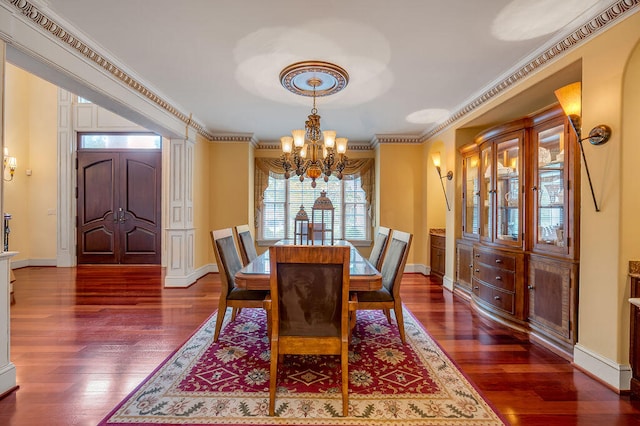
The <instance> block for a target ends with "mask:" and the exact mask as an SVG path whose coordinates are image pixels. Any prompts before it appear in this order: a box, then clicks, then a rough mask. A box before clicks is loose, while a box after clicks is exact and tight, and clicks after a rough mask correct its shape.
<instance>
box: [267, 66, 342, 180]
mask: <svg viewBox="0 0 640 426" xmlns="http://www.w3.org/2000/svg"><path fill="white" fill-rule="evenodd" d="M280 82H281V83H282V85H283V86H284V87H285V88H286V89H287V90H289V91H291V92H293V93H295V94H297V95H301V96H311V97H313V108H311V114H310V115H309V116H308V117H307V118H308V120H307V121H305V123H304V129H296V130H292V131H291V136H283V137H281V138H280V142H281V144H282V152H283V154H282V157H281V158H280V160H281V162H282V168H283V169H284V176H285V178H287V179H289V177H290V176H291V172H292V171H294V172H295V174H296V175H297V176H299V177H300V181H301V182H302V181H303V180H304V178H305V176H306V177H308V178H310V179H311V187H312V188H315V187H316V179H318V178H319V177H320V176H322V175H324V181H325V182H328V181H329V176H331V175H332V174H335V176H336V177H337V178H338V179H342V171H343V170H344V168H345V167H346V165H347V163H348V158H347V156H346V152H347V141H348V139H347V138H336V132H335V131H333V130H325V131H322V130H321V129H320V115H318V109H317V108H316V97H319V96H328V95H333V94H334V93H338V92H339V91H341V90H342V89H344V88H345V87H346V86H347V83H348V82H349V74H347V72H346V71H345V70H344V69H342V68H340V67H339V66H337V65H334V64H331V63H329V62H320V61H304V62H297V63H295V64H292V65H289V66H288V67H286V68H285V69H283V70H282V71H281V72H280Z"/></svg>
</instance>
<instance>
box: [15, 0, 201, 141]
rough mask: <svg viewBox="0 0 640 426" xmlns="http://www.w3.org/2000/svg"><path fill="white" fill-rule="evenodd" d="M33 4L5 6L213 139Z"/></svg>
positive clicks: (19, 0) (38, 3)
mask: <svg viewBox="0 0 640 426" xmlns="http://www.w3.org/2000/svg"><path fill="white" fill-rule="evenodd" d="M32 1H33V2H29V1H27V0H5V2H6V3H8V4H9V5H11V6H12V7H13V8H14V9H15V10H16V11H18V12H19V15H21V16H22V19H25V20H27V21H28V22H30V23H31V24H32V25H35V26H36V27H38V28H39V30H40V32H42V33H44V34H46V35H47V36H48V37H49V38H51V39H52V40H54V41H56V42H57V43H58V44H61V45H62V46H64V47H66V48H68V49H71V51H72V52H73V53H75V54H76V55H77V56H80V57H82V58H83V59H84V60H85V61H88V62H91V63H93V64H95V65H97V66H98V67H99V68H100V69H101V70H102V71H103V72H104V73H106V74H109V75H111V76H112V77H114V78H116V79H117V80H119V81H120V83H121V84H123V85H125V86H128V87H129V88H130V89H131V90H133V91H135V92H137V93H138V94H140V95H142V96H143V97H144V98H146V99H148V100H149V101H151V102H152V103H154V104H155V105H156V106H158V107H160V108H161V109H163V110H165V111H166V112H168V113H169V114H171V115H172V116H174V117H176V118H177V119H178V120H180V121H182V122H183V123H184V124H185V125H187V126H189V127H192V128H193V129H194V130H195V131H196V132H198V133H199V134H200V135H202V136H204V137H205V138H206V139H208V140H212V137H213V135H212V134H211V133H210V132H209V131H208V130H207V129H205V128H204V126H203V125H202V124H201V123H199V122H197V121H195V120H193V119H192V118H191V115H190V114H186V113H184V112H182V111H180V110H179V109H178V108H177V107H175V106H174V105H172V104H171V103H170V102H169V101H167V100H165V99H164V98H162V97H161V96H159V95H158V94H157V93H155V92H154V91H153V90H152V89H150V88H149V87H147V86H146V85H144V84H143V83H141V82H140V81H138V80H137V79H136V78H134V77H133V76H131V75H130V74H129V73H128V72H127V71H125V70H124V69H122V68H121V67H120V66H118V65H116V63H115V61H114V60H112V59H109V58H107V57H106V55H104V54H102V53H100V52H98V51H97V49H95V48H93V47H92V46H90V45H89V43H88V42H87V41H85V40H83V39H82V38H80V37H79V36H77V35H76V34H75V33H74V32H72V31H70V30H69V29H68V28H67V27H65V26H63V24H61V22H60V20H58V19H54V18H52V17H51V16H50V15H48V14H46V13H45V12H44V11H43V10H42V8H43V7H46V5H47V3H46V2H44V1H42V0H40V1H38V0H32ZM19 15H18V16H19Z"/></svg>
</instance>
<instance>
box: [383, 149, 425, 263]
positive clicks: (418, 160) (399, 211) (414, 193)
mask: <svg viewBox="0 0 640 426" xmlns="http://www.w3.org/2000/svg"><path fill="white" fill-rule="evenodd" d="M422 151H423V147H422V146H421V145H417V144H382V145H380V147H379V161H378V162H379V163H380V166H379V167H380V177H379V185H380V193H379V196H380V200H379V201H380V219H379V223H380V225H382V226H386V227H388V228H391V229H397V230H399V231H405V232H410V233H413V243H412V246H411V250H410V252H409V257H408V259H407V264H409V265H410V264H416V263H417V264H428V262H427V261H426V248H425V247H426V244H427V232H428V230H426V229H425V221H424V217H423V213H422V211H421V210H420V206H421V205H422V200H423V198H422V197H423V192H422V188H423V186H422V178H423V176H424V173H425V170H426V167H424V161H423V154H422ZM434 173H435V172H434Z"/></svg>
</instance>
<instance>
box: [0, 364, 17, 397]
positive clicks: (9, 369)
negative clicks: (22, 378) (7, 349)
mask: <svg viewBox="0 0 640 426" xmlns="http://www.w3.org/2000/svg"><path fill="white" fill-rule="evenodd" d="M15 388H16V366H15V365H14V364H13V363H12V362H9V363H8V364H5V365H3V366H2V367H0V395H3V394H5V393H6V392H10V391H11V390H13V389H15Z"/></svg>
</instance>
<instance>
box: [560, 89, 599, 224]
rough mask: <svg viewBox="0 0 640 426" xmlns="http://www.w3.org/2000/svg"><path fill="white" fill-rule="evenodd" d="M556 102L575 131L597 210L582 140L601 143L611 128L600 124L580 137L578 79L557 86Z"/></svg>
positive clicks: (580, 100)
mask: <svg viewBox="0 0 640 426" xmlns="http://www.w3.org/2000/svg"><path fill="white" fill-rule="evenodd" d="M554 93H555V95H556V98H558V102H560V106H561V107H562V110H563V111H564V113H565V114H566V115H567V117H568V118H569V121H570V122H571V127H573V130H574V131H575V132H576V136H577V137H578V144H579V145H580V152H581V153H582V161H583V162H584V168H585V170H586V172H587V179H588V180H589V188H590V189H591V197H592V198H593V205H594V206H595V208H596V211H597V212H599V211H600V208H599V207H598V203H597V202H596V195H595V193H594V191H593V184H592V183H591V174H590V173H589V165H588V164H587V157H586V156H585V154H584V147H583V146H582V141H584V140H587V139H589V142H591V144H592V145H603V144H605V143H607V142H608V141H609V138H611V128H610V127H609V126H607V125H606V124H600V125H599V126H596V127H594V128H593V129H591V131H590V132H589V136H587V137H586V138H583V137H582V83H580V82H579V81H577V82H575V83H571V84H568V85H566V86H564V87H561V88H559V89H558V90H556V91H555V92H554Z"/></svg>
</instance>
